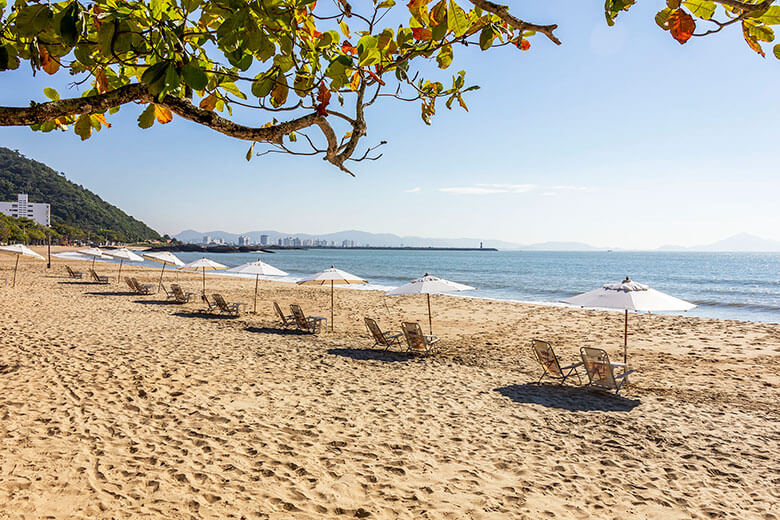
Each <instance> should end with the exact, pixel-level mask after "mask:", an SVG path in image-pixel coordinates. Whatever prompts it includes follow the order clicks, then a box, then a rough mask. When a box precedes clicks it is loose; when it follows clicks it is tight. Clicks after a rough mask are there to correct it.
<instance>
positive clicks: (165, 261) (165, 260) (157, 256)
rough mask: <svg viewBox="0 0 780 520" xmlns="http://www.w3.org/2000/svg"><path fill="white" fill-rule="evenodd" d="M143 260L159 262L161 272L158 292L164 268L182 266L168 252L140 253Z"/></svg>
mask: <svg viewBox="0 0 780 520" xmlns="http://www.w3.org/2000/svg"><path fill="white" fill-rule="evenodd" d="M142 255H143V257H144V258H148V259H149V260H152V261H153V262H159V263H161V264H162V265H163V266H162V270H161V271H160V282H159V283H158V285H157V290H158V291H159V290H160V287H162V278H163V273H164V272H165V266H166V265H173V266H176V267H181V266H183V265H184V262H182V261H181V260H179V259H178V258H177V257H176V255H174V254H173V253H171V252H170V251H156V252H152V253H142Z"/></svg>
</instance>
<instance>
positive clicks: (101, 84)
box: [95, 67, 108, 94]
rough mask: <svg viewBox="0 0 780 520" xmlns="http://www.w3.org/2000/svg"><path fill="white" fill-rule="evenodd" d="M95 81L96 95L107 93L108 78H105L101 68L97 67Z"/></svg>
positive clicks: (104, 72)
mask: <svg viewBox="0 0 780 520" xmlns="http://www.w3.org/2000/svg"><path fill="white" fill-rule="evenodd" d="M95 79H96V80H97V91H98V94H103V93H104V92H108V78H107V77H106V71H105V70H103V68H102V67H98V69H97V72H96V73H95Z"/></svg>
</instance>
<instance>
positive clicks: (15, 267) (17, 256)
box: [11, 255, 21, 287]
mask: <svg viewBox="0 0 780 520" xmlns="http://www.w3.org/2000/svg"><path fill="white" fill-rule="evenodd" d="M20 256H21V255H16V264H14V284H13V285H12V286H11V287H16V270H17V269H18V268H19V257H20Z"/></svg>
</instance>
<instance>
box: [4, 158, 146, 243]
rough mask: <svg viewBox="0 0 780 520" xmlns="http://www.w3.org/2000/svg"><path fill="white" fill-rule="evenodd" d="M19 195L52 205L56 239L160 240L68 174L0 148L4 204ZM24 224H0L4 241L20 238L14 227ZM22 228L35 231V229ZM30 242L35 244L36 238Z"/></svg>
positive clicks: (10, 220)
mask: <svg viewBox="0 0 780 520" xmlns="http://www.w3.org/2000/svg"><path fill="white" fill-rule="evenodd" d="M18 193H27V194H28V195H29V196H30V202H47V203H49V204H51V216H52V228H53V229H54V231H55V233H54V234H53V236H54V237H58V236H62V237H66V238H68V239H70V240H91V241H94V242H103V241H105V240H109V241H116V242H140V241H146V240H159V238H160V235H159V234H158V233H157V232H156V231H155V230H153V229H152V228H150V227H149V226H147V225H146V224H144V223H143V222H141V221H140V220H137V219H135V218H133V217H131V216H130V215H128V214H127V213H125V212H124V211H122V210H121V209H119V208H117V207H116V206H113V205H111V204H109V203H108V202H106V201H104V200H103V199H101V198H100V197H99V196H97V195H96V194H94V193H92V192H91V191H89V190H87V189H85V188H83V187H81V186H79V185H78V184H75V183H73V182H70V181H69V180H68V179H66V178H65V175H64V174H62V173H58V172H56V171H54V170H53V169H51V168H49V167H48V166H46V165H45V164H43V163H40V162H38V161H34V160H32V159H29V158H27V157H25V156H24V155H22V154H21V153H19V152H17V151H13V150H9V149H8V148H2V147H0V200H3V201H13V200H16V196H17V194H18ZM24 220H26V219H4V220H2V221H0V228H2V229H6V232H5V233H4V232H3V231H2V229H0V241H2V240H4V238H3V236H2V235H3V234H6V235H9V236H17V237H18V236H20V235H19V232H13V230H12V229H11V227H12V224H14V225H16V226H17V227H18V226H19V225H20V222H21V224H25V223H24V222H23V221H24ZM12 221H13V222H12ZM22 227H29V228H32V227H34V225H28V226H24V225H23V226H22ZM36 237H37V234H36ZM29 239H32V240H35V238H33V237H29ZM5 240H8V238H6V239H5ZM14 240H18V241H24V240H23V239H21V238H17V239H13V238H11V241H14Z"/></svg>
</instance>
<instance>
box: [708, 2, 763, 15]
mask: <svg viewBox="0 0 780 520" xmlns="http://www.w3.org/2000/svg"><path fill="white" fill-rule="evenodd" d="M714 1H715V2H716V3H718V4H721V5H725V6H726V7H731V8H732V9H742V10H743V11H745V12H746V13H752V12H754V11H762V10H764V9H767V8H768V7H769V6H771V5H772V4H773V3H774V1H775V0H764V1H763V2H759V3H757V4H751V3H749V2H740V1H739V0H714Z"/></svg>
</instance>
